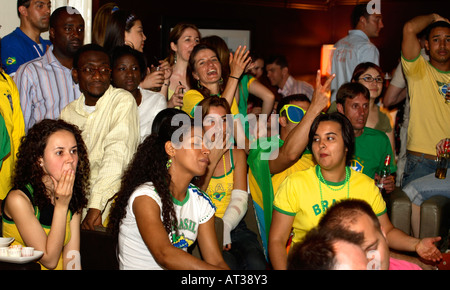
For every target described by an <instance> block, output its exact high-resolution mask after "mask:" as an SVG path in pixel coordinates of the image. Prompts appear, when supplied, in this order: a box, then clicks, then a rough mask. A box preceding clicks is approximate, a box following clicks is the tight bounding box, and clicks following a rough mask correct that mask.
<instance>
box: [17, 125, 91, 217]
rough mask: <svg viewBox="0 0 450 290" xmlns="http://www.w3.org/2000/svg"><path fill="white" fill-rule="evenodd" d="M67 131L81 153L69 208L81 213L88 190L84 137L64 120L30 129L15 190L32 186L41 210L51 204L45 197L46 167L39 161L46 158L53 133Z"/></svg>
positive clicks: (20, 156)
mask: <svg viewBox="0 0 450 290" xmlns="http://www.w3.org/2000/svg"><path fill="white" fill-rule="evenodd" d="M62 130H65V131H68V132H70V133H72V134H73V135H74V137H75V141H76V143H77V151H78V166H77V170H76V173H75V183H74V186H73V194H72V199H71V200H70V204H69V209H70V210H71V211H72V213H77V212H78V213H81V210H82V209H83V208H84V207H85V206H86V204H87V198H86V194H87V192H88V190H89V177H90V176H89V175H90V168H89V159H88V154H87V150H86V145H85V144H84V141H83V138H82V137H81V131H80V130H79V129H78V127H77V126H75V125H72V124H69V123H67V122H65V121H63V120H49V119H44V120H42V121H40V122H39V123H36V124H35V125H34V126H33V127H31V128H30V130H28V133H27V135H26V136H24V137H22V141H21V144H20V147H19V152H18V153H17V163H16V169H15V174H14V181H13V183H14V188H17V189H19V188H21V187H23V186H25V185H27V184H28V183H31V185H32V187H33V190H34V199H33V201H34V203H35V205H36V206H38V208H43V207H44V206H46V205H48V204H50V202H51V201H50V198H49V197H48V195H47V194H46V192H47V188H46V186H45V184H44V182H43V181H42V178H43V177H44V176H45V172H44V170H43V168H42V167H41V166H40V165H39V158H41V157H43V156H44V151H45V148H46V147H47V142H48V139H49V138H50V136H51V135H52V134H53V133H56V132H58V131H62Z"/></svg>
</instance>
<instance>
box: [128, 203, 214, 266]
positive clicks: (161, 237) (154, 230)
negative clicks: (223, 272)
mask: <svg viewBox="0 0 450 290" xmlns="http://www.w3.org/2000/svg"><path fill="white" fill-rule="evenodd" d="M133 212H134V214H135V216H136V222H137V225H138V228H139V232H140V233H141V236H142V238H143V240H144V242H145V244H146V245H147V247H148V249H149V250H150V253H151V254H152V256H153V257H154V258H155V261H156V262H157V263H158V264H159V265H161V267H163V268H164V269H169V270H214V269H218V267H216V266H215V265H211V264H209V263H207V262H205V261H202V260H200V259H197V258H196V257H194V256H192V255H191V254H189V253H187V252H185V251H183V250H180V249H178V248H176V247H174V246H173V245H172V243H171V242H170V240H169V237H168V234H167V232H166V230H165V229H164V225H163V223H162V221H161V217H160V208H159V206H158V204H157V203H156V202H155V201H154V200H153V199H152V198H150V197H148V196H139V197H137V198H136V199H135V200H134V203H133ZM213 232H214V224H213ZM206 234H207V233H206ZM214 235H215V232H214ZM207 236H208V235H207ZM198 239H199V243H200V241H202V243H205V241H208V242H210V241H209V240H208V238H205V237H204V236H203V234H201V233H200V229H199V233H198ZM210 243H211V244H210V245H211V246H213V244H212V242H210ZM215 243H216V245H217V240H216V241H215ZM217 247H218V245H217ZM202 253H203V251H202Z"/></svg>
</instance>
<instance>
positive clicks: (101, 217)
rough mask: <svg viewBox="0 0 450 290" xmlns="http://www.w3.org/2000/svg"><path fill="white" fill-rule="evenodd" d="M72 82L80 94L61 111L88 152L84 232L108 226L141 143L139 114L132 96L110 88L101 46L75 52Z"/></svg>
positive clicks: (107, 56) (109, 66) (108, 65)
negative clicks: (116, 197)
mask: <svg viewBox="0 0 450 290" xmlns="http://www.w3.org/2000/svg"><path fill="white" fill-rule="evenodd" d="M72 76H73V79H74V81H75V82H76V83H78V84H79V87H80V91H81V93H82V94H81V96H80V98H78V99H77V100H75V101H73V102H72V103H70V104H69V105H68V106H67V107H65V108H64V109H63V111H62V112H61V119H63V120H65V121H67V122H71V123H73V124H75V125H77V126H78V127H79V128H80V129H81V131H82V136H83V139H84V142H85V143H86V147H87V150H88V152H89V162H90V168H91V178H90V185H91V187H90V194H89V197H88V205H87V213H86V212H85V213H84V214H83V222H82V228H83V229H89V230H94V229H95V227H96V226H106V224H107V217H108V214H109V210H110V207H111V202H112V201H111V199H112V197H113V196H114V195H115V193H116V192H117V191H118V190H119V188H120V180H121V176H122V173H123V171H124V170H125V168H126V166H127V165H128V163H129V161H130V160H131V158H132V156H133V154H134V153H135V152H136V149H137V146H138V144H139V142H140V133H139V114H138V108H137V105H136V101H135V100H134V97H133V95H131V93H129V92H128V91H125V90H123V89H116V88H113V87H112V86H111V84H110V81H111V64H110V58H109V55H108V53H107V52H106V50H105V49H104V48H102V47H101V46H99V45H95V44H88V45H85V46H82V47H81V48H80V49H79V50H78V51H77V53H76V54H75V57H74V59H73V70H72Z"/></svg>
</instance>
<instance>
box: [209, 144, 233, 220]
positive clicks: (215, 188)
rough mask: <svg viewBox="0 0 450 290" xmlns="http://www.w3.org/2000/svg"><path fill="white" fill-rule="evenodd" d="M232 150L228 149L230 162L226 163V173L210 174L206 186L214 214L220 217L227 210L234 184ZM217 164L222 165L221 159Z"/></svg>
mask: <svg viewBox="0 0 450 290" xmlns="http://www.w3.org/2000/svg"><path fill="white" fill-rule="evenodd" d="M232 152H233V151H232V150H230V163H231V164H226V168H230V167H231V168H230V170H227V173H226V174H224V175H222V176H218V177H216V176H212V177H211V180H210V181H209V185H208V188H207V189H206V194H207V195H208V196H209V198H210V199H211V200H212V202H213V203H214V205H215V206H216V216H217V217H219V218H222V217H223V215H224V214H225V211H226V210H227V207H228V205H229V204H230V200H231V192H232V191H233V184H234V161H233V153H232ZM218 164H219V165H218V166H223V159H222V161H221V162H219V163H218Z"/></svg>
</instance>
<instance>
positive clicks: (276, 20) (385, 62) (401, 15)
mask: <svg viewBox="0 0 450 290" xmlns="http://www.w3.org/2000/svg"><path fill="white" fill-rule="evenodd" d="M106 2H110V1H108V0H94V12H95V11H96V9H98V7H100V6H101V5H102V4H104V3H106ZM115 2H116V3H117V4H118V5H119V6H120V7H121V8H122V9H129V10H133V11H135V12H136V13H137V14H138V15H139V16H140V17H141V18H142V19H143V20H144V26H145V33H146V35H147V38H148V39H147V42H146V48H145V53H146V54H147V56H148V57H149V58H151V59H153V58H154V56H155V57H157V58H163V57H165V56H166V50H167V48H166V43H165V41H166V39H167V36H166V35H164V36H163V35H162V31H164V30H163V29H161V28H162V27H163V25H168V24H170V23H177V22H181V21H189V22H192V23H194V24H197V25H198V26H199V27H201V28H219V27H223V28H228V29H230V28H236V29H250V30H251V31H252V36H251V49H252V50H254V51H257V52H258V53H260V54H262V55H266V56H267V55H269V54H271V53H283V54H285V55H286V57H287V58H288V60H289V62H290V71H291V73H292V74H293V75H304V74H314V72H315V71H316V70H317V69H318V68H319V67H320V48H321V45H322V44H328V43H335V42H336V41H337V40H339V39H340V38H342V37H344V36H345V35H347V31H348V30H349V29H350V19H349V18H350V14H351V11H352V8H353V6H352V5H353V4H354V3H356V2H357V1H355V0H316V1H314V0H284V1H283V0H242V1H241V0H222V1H212V0H210V1H205V0H189V1H185V0H171V1H154V0H151V1H144V0H134V1H130V0H117V1H115ZM350 4H351V5H350ZM302 5H303V6H302ZM308 5H309V6H308ZM381 11H382V14H383V21H384V25H385V28H384V29H383V30H382V31H381V34H380V37H378V38H377V39H373V40H372V41H373V42H374V43H375V44H376V45H377V46H378V48H379V50H380V55H381V66H382V67H383V70H385V71H390V70H392V69H393V68H395V67H396V65H397V61H398V58H399V56H400V44H401V39H402V35H401V34H402V27H403V24H404V23H405V22H406V21H407V20H409V19H411V18H413V17H414V16H417V15H420V14H427V13H431V12H436V11H450V1H447V0H445V1H441V0H429V1H423V0H421V1H419V0H413V1H411V0H381ZM448 13H449V12H447V14H446V15H445V14H444V15H443V16H446V17H450V15H449V14H448Z"/></svg>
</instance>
